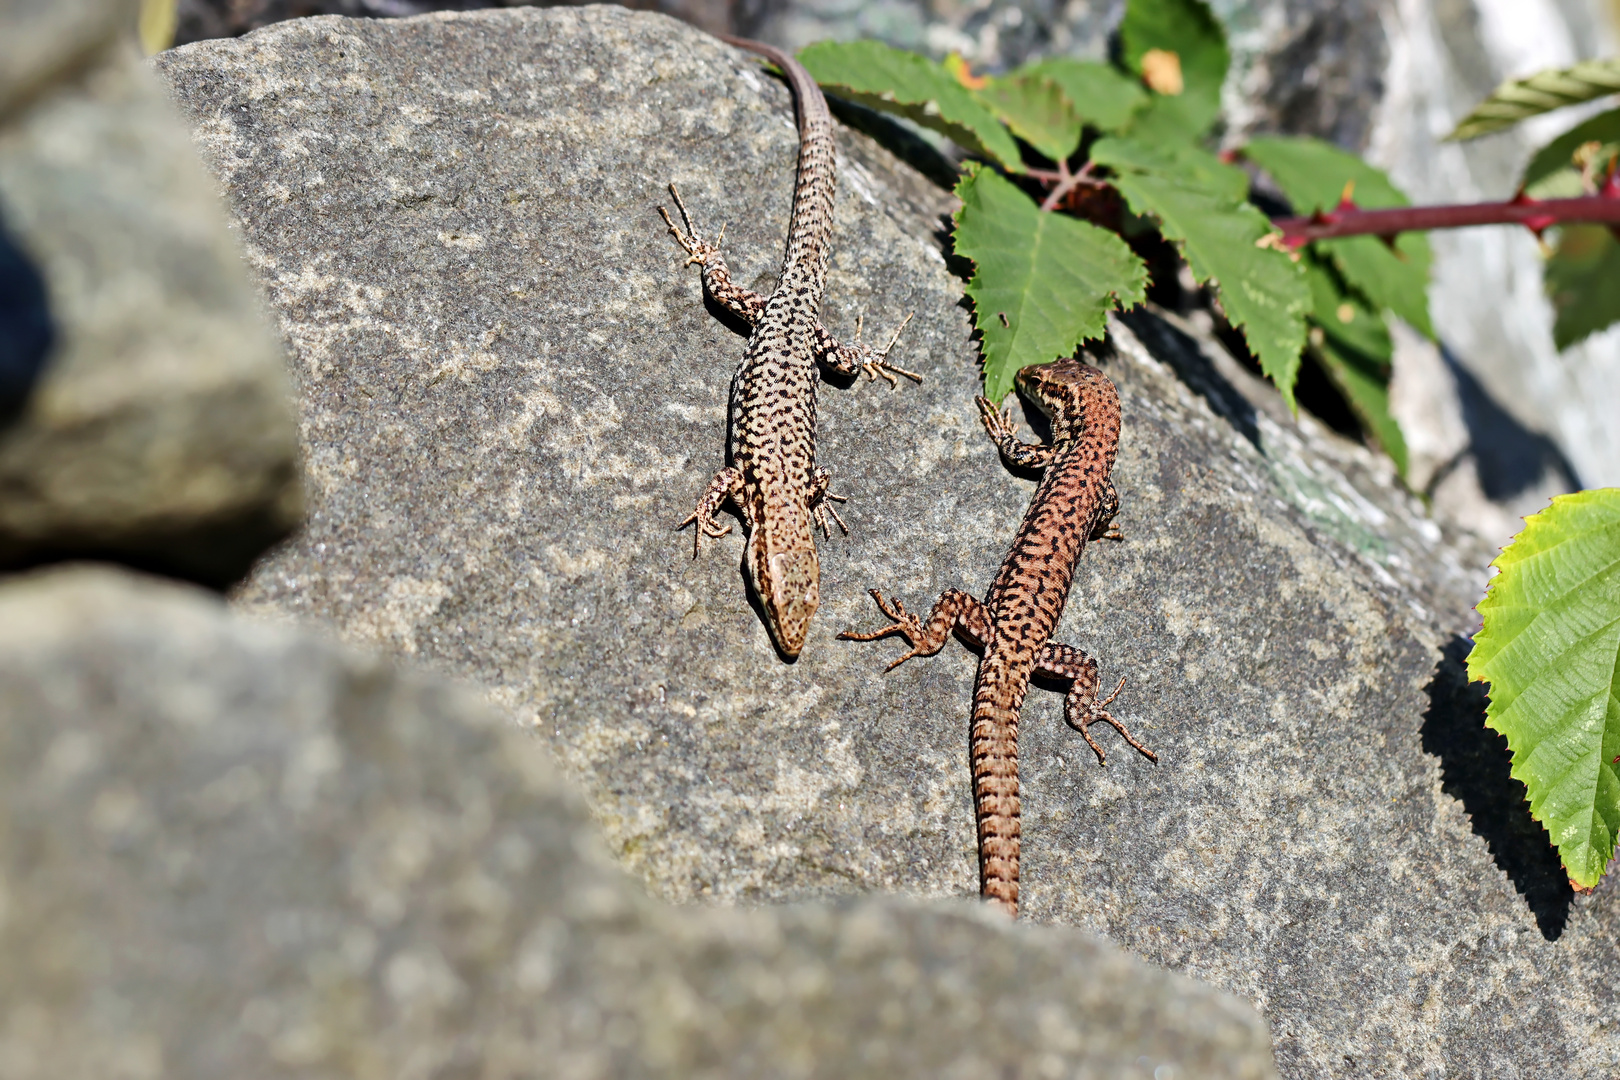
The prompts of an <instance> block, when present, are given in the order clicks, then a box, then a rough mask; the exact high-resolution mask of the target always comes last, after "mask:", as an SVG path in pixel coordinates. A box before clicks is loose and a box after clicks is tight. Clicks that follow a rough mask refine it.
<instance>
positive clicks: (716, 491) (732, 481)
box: [675, 468, 742, 559]
mask: <svg viewBox="0 0 1620 1080" xmlns="http://www.w3.org/2000/svg"><path fill="white" fill-rule="evenodd" d="M727 499H732V500H733V501H735V502H736V503H737V505H738V506H741V505H742V473H740V472H738V471H737V470H736V469H732V468H726V469H721V470H720V471H719V472H717V473H715V474H714V479H713V480H710V481H709V486H708V487H707V488H706V489H705V490H704V492H703V497H702V498H701V499H699V500H698V504H697V509H695V510H693V511H692V512H691V513H690V514H688V515H686V517H685V518H684V519H683V520H682V521H681V523H680V524H679V525H677V526H675V531H676V532H679V531H680V530H682V529H684V528H686V527H687V526H688V525H691V524H693V523H694V522H695V523H696V524H697V528H696V529H694V530H693V531H692V558H694V559H695V558H697V556H698V541H699V540H700V539H701V538H702V537H704V536H707V537H710V538H711V539H716V540H718V539H719V538H720V537H722V536H725V535H726V534H727V533H729V532H731V526H730V525H729V524H728V525H726V526H725V527H724V528H721V526H720V523H719V522H718V521H716V520H714V512H715V511H716V510H718V509H720V507H721V505H722V504H723V503H724V502H725V501H726V500H727Z"/></svg>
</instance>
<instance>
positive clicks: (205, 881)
mask: <svg viewBox="0 0 1620 1080" xmlns="http://www.w3.org/2000/svg"><path fill="white" fill-rule="evenodd" d="M593 833H594V828H593V827H592V826H591V825H590V822H589V820H588V819H587V818H586V816H585V815H584V813H583V809H582V807H581V806H580V805H579V802H578V799H577V797H576V796H574V795H573V794H572V789H571V788H569V787H566V786H565V785H563V784H562V783H561V781H560V779H559V778H558V776H557V775H556V772H555V770H554V769H553V768H552V767H551V765H550V762H549V755H548V754H546V753H545V751H544V750H543V749H542V748H541V747H539V746H536V745H535V744H534V741H533V740H532V739H530V738H528V737H527V736H525V735H523V734H521V733H519V732H517V731H515V730H512V729H511V727H510V725H509V724H502V723H501V722H499V721H497V720H495V719H494V718H493V716H492V715H491V714H490V712H489V710H488V709H487V708H486V707H485V706H483V705H481V704H479V703H477V702H476V701H475V700H473V699H472V698H471V697H470V696H469V695H467V694H465V693H464V692H460V691H453V690H450V689H448V688H446V687H444V686H443V685H441V684H439V683H437V682H434V681H429V680H424V679H422V678H419V677H411V676H402V675H400V674H397V673H396V672H394V671H393V670H391V669H390V668H389V667H388V666H387V665H386V664H383V663H381V662H379V661H377V660H375V659H370V658H367V657H365V656H360V655H356V654H354V653H351V652H349V651H347V650H339V649H335V648H333V647H332V646H331V645H330V644H329V643H327V642H325V641H323V640H320V639H318V638H315V637H312V636H310V635H307V634H302V633H298V632H294V631H290V630H287V629H282V628H274V627H266V626H264V625H262V624H260V623H258V622H257V621H255V620H250V619H245V618H242V617H241V616H239V615H233V614H232V613H230V612H228V611H227V610H226V609H225V607H224V605H223V604H222V603H221V602H220V601H219V600H217V599H216V598H213V597H210V596H208V595H206V594H203V593H200V592H198V591H196V590H193V589H190V588H183V587H176V586H174V585H169V584H162V583H159V582H156V581H154V580H151V579H141V578H137V577H135V576H133V575H130V574H127V573H122V572H116V571H109V570H105V569H82V568H64V569H60V570H53V571H49V572H45V573H41V574H38V575H33V576H30V577H25V578H22V579H12V580H11V581H9V582H7V583H6V584H5V585H3V586H0V898H3V899H4V901H5V905H4V907H3V908H0V912H3V918H0V1075H4V1076H6V1077H7V1078H8V1080H63V1078H65V1080H80V1078H85V1080H88V1078H91V1077H108V1076H119V1077H155V1076H163V1077H171V1078H174V1080H192V1078H195V1080H202V1078H215V1077H222V1076H233V1077H280V1076H287V1077H291V1076H299V1077H338V1076H344V1077H355V1076H360V1077H371V1076H381V1077H402V1078H408V1077H429V1076H450V1075H456V1076H505V1077H542V1076H544V1077H570V1078H580V1080H584V1078H591V1077H671V1078H675V1077H682V1078H685V1077H716V1078H719V1077H738V1078H742V1077H770V1076H776V1077H825V1078H829V1080H831V1078H844V1077H874V1078H875V1077H918V1078H921V1077H964V1078H965V1077H983V1076H996V1077H1002V1076H1006V1077H1028V1078H1031V1080H1033V1078H1036V1077H1047V1076H1073V1077H1087V1078H1098V1080H1101V1078H1105V1077H1106V1078H1114V1077H1119V1078H1124V1077H1131V1078H1139V1080H1148V1078H1149V1077H1152V1078H1155V1080H1164V1078H1165V1077H1167V1076H1174V1077H1184V1078H1185V1077H1229V1078H1232V1080H1238V1078H1245V1080H1250V1078H1252V1080H1265V1078H1269V1077H1275V1075H1276V1074H1275V1072H1274V1071H1273V1069H1272V1066H1271V1060H1270V1059H1271V1055H1270V1049H1269V1046H1268V1040H1267V1035H1266V1029H1265V1025H1264V1024H1263V1023H1262V1022H1261V1021H1260V1019H1259V1017H1258V1016H1256V1015H1255V1013H1254V1011H1253V1010H1252V1009H1250V1008H1249V1007H1248V1006H1247V1005H1245V1004H1243V1003H1242V1002H1240V1001H1237V1000H1236V999H1234V998H1231V997H1229V996H1227V995H1225V994H1220V993H1217V992H1216V991H1213V990H1211V989H1210V988H1208V987H1206V986H1202V985H1200V984H1197V983H1195V982H1193V981H1191V980H1188V979H1184V978H1182V977H1180V976H1177V975H1172V974H1169V973H1167V972H1164V971H1161V970H1159V969H1157V968H1154V967H1152V966H1150V965H1147V964H1143V963H1142V962H1140V961H1138V960H1135V959H1132V958H1130V957H1128V956H1126V955H1125V954H1123V953H1122V952H1120V951H1119V950H1118V949H1115V948H1114V947H1112V946H1110V945H1107V944H1105V943H1102V942H1099V941H1097V940H1096V939H1094V938H1092V937H1091V936H1090V935H1086V934H1082V933H1078V932H1075V931H1072V930H1061V929H1053V928H1043V927H1018V926H1014V925H1011V924H1009V923H1008V922H1007V921H1006V920H1005V919H1002V918H1000V917H999V916H995V915H993V914H991V913H989V912H985V911H982V910H975V909H974V908H971V907H969V906H967V905H952V904H930V905H919V904H915V903H906V902H900V901H892V900H889V901H867V902H864V903H859V904H846V905H843V906H841V907H837V908H831V907H822V906H809V905H806V906H800V907H792V908H784V909H769V910H757V911H747V912H736V911H718V910H703V909H687V910H679V909H674V908H670V907H668V906H667V905H664V904H661V903H658V902H656V901H652V900H650V899H649V898H648V897H647V896H646V895H645V893H644V892H643V890H642V889H641V888H640V887H639V886H637V885H635V884H634V883H633V882H631V881H630V880H629V879H628V878H626V877H625V876H624V875H623V874H622V873H621V872H620V871H618V870H617V869H615V868H613V867H612V866H611V864H610V863H609V861H608V860H607V859H606V858H605V857H604V855H603V854H602V852H601V850H600V842H599V841H598V839H597V838H596V837H595V836H594V835H593Z"/></svg>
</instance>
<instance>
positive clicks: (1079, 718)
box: [1064, 675, 1159, 769]
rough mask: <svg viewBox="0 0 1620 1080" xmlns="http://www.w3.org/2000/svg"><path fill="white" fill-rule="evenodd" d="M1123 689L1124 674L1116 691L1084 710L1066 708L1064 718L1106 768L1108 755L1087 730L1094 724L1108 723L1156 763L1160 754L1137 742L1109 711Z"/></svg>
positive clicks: (1137, 750) (1140, 752) (1138, 751)
mask: <svg viewBox="0 0 1620 1080" xmlns="http://www.w3.org/2000/svg"><path fill="white" fill-rule="evenodd" d="M1123 689H1125V677H1124V676H1123V675H1122V676H1120V679H1119V685H1118V686H1116V687H1114V692H1113V693H1112V694H1109V695H1108V696H1107V697H1106V698H1104V699H1103V700H1102V701H1095V702H1092V703H1091V705H1090V706H1088V707H1084V709H1083V711H1082V709H1074V710H1070V709H1065V710H1064V713H1065V715H1064V719H1065V720H1067V721H1068V722H1069V726H1070V727H1073V728H1074V729H1076V730H1077V731H1079V732H1080V735H1081V737H1083V738H1084V739H1085V740H1086V745H1087V746H1090V747H1091V751H1092V753H1094V754H1096V755H1097V764H1099V765H1101V766H1102V767H1103V768H1105V769H1106V768H1107V767H1108V755H1107V754H1105V753H1104V752H1103V748H1102V747H1100V746H1098V745H1097V740H1095V739H1093V738H1092V737H1091V732H1090V731H1088V730H1087V729H1088V728H1090V727H1091V725H1092V724H1097V723H1103V724H1107V725H1108V726H1109V727H1111V728H1113V729H1114V730H1115V731H1117V732H1119V734H1120V736H1121V737H1122V738H1123V739H1124V740H1125V741H1126V742H1128V743H1130V744H1131V746H1132V748H1133V749H1135V750H1136V752H1137V753H1139V754H1141V755H1142V756H1143V757H1145V758H1147V759H1148V760H1149V761H1152V762H1155V763H1157V762H1158V760H1159V755H1157V754H1155V753H1154V752H1153V751H1151V750H1149V749H1148V748H1147V747H1145V746H1143V745H1142V744H1141V743H1139V742H1137V741H1136V738H1135V737H1134V736H1132V735H1131V733H1130V732H1129V731H1127V730H1126V728H1125V725H1124V724H1122V723H1120V722H1119V721H1118V720H1116V719H1114V716H1113V714H1112V713H1110V712H1109V711H1108V706H1109V705H1111V704H1113V702H1114V699H1115V698H1117V697H1119V692H1120V691H1121V690H1123ZM1071 712H1073V713H1079V714H1080V715H1070V713H1071Z"/></svg>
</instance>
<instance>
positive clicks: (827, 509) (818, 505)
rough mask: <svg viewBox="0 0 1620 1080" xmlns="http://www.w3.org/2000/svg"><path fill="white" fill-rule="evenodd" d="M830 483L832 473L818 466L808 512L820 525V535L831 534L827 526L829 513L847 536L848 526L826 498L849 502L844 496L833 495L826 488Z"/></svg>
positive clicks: (833, 500)
mask: <svg viewBox="0 0 1620 1080" xmlns="http://www.w3.org/2000/svg"><path fill="white" fill-rule="evenodd" d="M831 484H832V473H830V472H828V471H827V470H826V469H821V468H818V469H817V470H816V472H815V484H814V486H813V487H811V489H810V513H811V514H812V515H814V517H815V519H816V524H817V525H820V526H821V535H822V536H825V537H831V536H832V531H831V530H830V529H828V528H827V515H828V514H831V515H832V519H833V520H834V521H836V522H838V528H839V529H840V530H842V532H843V534H844V535H845V536H848V535H849V526H848V525H845V524H844V519H843V518H841V517H839V516H838V510H837V509H836V508H835V507H833V506H832V505H831V504H830V503H829V502H828V501H827V500H829V499H830V500H832V502H849V499H848V498H847V497H846V496H843V495H834V494H833V493H832V492H830V491H828V490H827V488H828V487H829V486H830V485H831Z"/></svg>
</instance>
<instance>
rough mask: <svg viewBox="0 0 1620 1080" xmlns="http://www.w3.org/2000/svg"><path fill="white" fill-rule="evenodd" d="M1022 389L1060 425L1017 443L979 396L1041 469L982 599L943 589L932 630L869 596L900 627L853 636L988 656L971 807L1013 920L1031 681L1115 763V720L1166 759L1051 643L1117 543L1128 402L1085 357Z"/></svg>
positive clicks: (982, 878)
mask: <svg viewBox="0 0 1620 1080" xmlns="http://www.w3.org/2000/svg"><path fill="white" fill-rule="evenodd" d="M1015 382H1016V385H1017V387H1018V389H1019V391H1020V392H1021V393H1022V394H1024V396H1026V397H1027V398H1029V399H1030V400H1031V401H1032V402H1033V403H1034V404H1035V405H1036V407H1037V408H1039V409H1040V410H1041V411H1042V412H1043V413H1045V414H1046V415H1047V417H1048V418H1050V420H1051V422H1052V440H1051V442H1050V443H1047V444H1031V443H1025V442H1022V441H1020V440H1019V438H1018V436H1017V434H1016V433H1015V432H1014V430H1013V425H1012V420H1011V418H1010V417H1009V416H1008V415H1007V414H1005V413H1003V412H1001V411H1000V410H999V409H997V408H996V407H995V406H994V405H992V404H991V403H990V402H989V401H988V400H987V399H985V398H983V397H980V398H977V399H976V400H977V403H978V408H979V418H980V420H981V421H982V423H983V424H984V429H985V431H986V432H987V433H988V434H989V436H990V438H991V439H992V440H993V441H994V442H995V444H996V446H997V448H998V449H999V450H1000V452H1001V456H1002V457H1003V458H1005V459H1006V461H1007V462H1008V463H1009V464H1012V465H1014V466H1017V467H1020V468H1025V469H1038V470H1042V476H1041V480H1040V483H1039V485H1038V486H1037V487H1036V489H1035V495H1034V497H1033V498H1032V499H1031V500H1030V504H1029V509H1028V511H1027V512H1026V513H1025V514H1024V520H1023V523H1022V524H1020V525H1019V527H1018V534H1017V537H1016V538H1015V539H1014V540H1013V544H1012V548H1011V550H1009V551H1008V552H1007V556H1006V559H1005V560H1004V561H1003V562H1002V564H1001V569H1000V571H999V572H997V574H996V577H995V581H994V582H993V583H992V584H991V585H990V591H989V592H988V593H986V594H985V598H984V602H983V603H980V602H979V601H978V600H977V599H975V598H974V597H972V596H971V595H969V594H968V593H965V592H962V591H961V590H958V589H948V590H946V591H945V592H944V593H942V594H941V595H940V597H939V600H938V602H936V603H935V604H934V608H933V611H931V612H930V613H929V616H928V619H927V621H926V622H924V621H923V620H922V619H921V618H919V617H918V616H917V615H916V614H914V613H912V612H909V611H907V610H906V608H905V605H904V604H902V603H900V602H899V601H898V600H894V601H892V602H891V601H889V600H886V599H885V598H884V596H883V593H882V592H880V591H879V590H877V589H872V590H871V595H872V599H873V600H875V601H876V602H877V605H878V608H879V609H880V610H881V611H882V612H883V614H884V615H886V616H887V617H888V618H890V619H891V620H893V621H892V623H891V624H890V625H888V626H885V627H883V628H882V629H881V630H877V631H875V632H873V633H866V634H863V633H857V632H855V631H852V630H846V631H844V632H843V633H841V634H839V635H838V636H839V637H840V638H842V639H845V640H848V641H875V640H876V639H878V638H882V637H887V636H888V635H890V634H901V635H903V636H904V637H905V638H906V640H907V641H908V642H909V643H910V645H911V651H910V652H907V653H906V654H905V655H904V656H902V657H900V659H898V660H896V661H895V662H894V663H892V664H890V665H889V666H888V668H887V669H885V670H889V671H892V670H893V669H894V668H896V667H898V666H899V665H901V664H903V663H904V662H905V661H907V660H909V659H911V658H912V657H914V656H933V655H934V654H935V653H937V652H939V650H940V649H941V648H943V647H944V645H945V640H946V638H947V637H949V636H950V634H951V632H952V631H955V632H956V633H957V634H958V635H959V636H961V637H962V638H964V639H965V640H966V641H967V642H969V643H970V644H971V645H973V646H975V647H977V648H982V649H983V653H984V655H983V658H982V659H981V660H980V661H979V673H978V677H977V679H976V681H975V683H974V689H973V719H972V734H971V739H972V744H971V745H972V764H973V801H974V807H975V810H976V817H977V819H978V821H977V824H978V834H979V885H980V888H979V891H980V894H981V895H982V896H983V897H985V898H986V899H988V900H989V901H991V902H992V903H993V904H995V905H997V906H999V907H1001V908H1002V909H1004V910H1005V911H1006V912H1007V913H1008V914H1010V915H1013V916H1016V915H1017V914H1018V858H1019V846H1020V831H1019V799H1018V718H1019V712H1020V710H1021V709H1022V707H1023V703H1024V697H1025V695H1026V694H1027V693H1028V690H1029V681H1030V677H1031V676H1033V675H1039V676H1041V677H1043V678H1049V679H1056V680H1060V681H1064V682H1068V683H1069V690H1068V693H1067V695H1066V697H1065V699H1064V703H1063V716H1064V719H1065V720H1067V721H1068V723H1069V724H1070V725H1071V726H1072V727H1074V728H1076V729H1077V730H1079V732H1080V734H1081V735H1083V736H1084V737H1085V740H1086V742H1087V743H1088V744H1090V746H1091V749H1092V750H1093V751H1095V752H1096V755H1097V760H1098V761H1099V762H1100V763H1101V764H1102V765H1103V766H1106V765H1107V764H1108V758H1107V755H1106V754H1104V753H1103V749H1102V747H1100V746H1098V745H1097V742H1096V740H1095V739H1093V738H1092V737H1091V732H1090V731H1089V730H1088V729H1089V728H1090V727H1091V725H1092V724H1095V723H1099V722H1101V723H1106V724H1109V725H1111V726H1112V727H1113V728H1114V729H1115V730H1116V731H1118V732H1119V733H1120V734H1121V735H1123V736H1124V737H1125V741H1126V742H1128V743H1130V744H1131V745H1132V746H1133V747H1135V748H1136V749H1137V750H1138V751H1139V752H1141V753H1142V754H1143V755H1144V756H1145V757H1147V758H1148V760H1150V761H1155V762H1156V761H1158V757H1157V756H1156V755H1155V754H1154V753H1153V752H1152V751H1151V750H1149V749H1147V748H1146V747H1145V746H1143V745H1142V744H1141V743H1139V742H1137V741H1136V739H1135V738H1133V737H1132V736H1131V733H1130V732H1129V731H1127V730H1126V729H1125V725H1123V724H1121V723H1120V722H1119V721H1118V720H1116V719H1114V717H1113V716H1112V715H1111V714H1110V713H1109V712H1108V706H1109V705H1110V704H1112V703H1113V701H1114V699H1115V698H1116V697H1118V696H1119V692H1120V691H1121V690H1122V689H1124V687H1125V680H1124V678H1121V679H1120V680H1119V685H1118V686H1116V687H1115V688H1114V692H1113V693H1112V694H1110V695H1109V696H1108V697H1107V698H1106V699H1104V700H1102V701H1098V700H1097V691H1098V674H1097V662H1096V660H1094V659H1093V658H1091V657H1090V656H1087V655H1086V654H1085V653H1083V652H1081V651H1080V650H1079V649H1076V648H1074V647H1073V646H1071V645H1064V644H1062V643H1060V642H1055V641H1052V640H1051V637H1052V632H1053V631H1054V630H1056V629H1057V624H1058V620H1059V619H1060V618H1061V617H1062V615H1063V606H1064V603H1065V602H1066V601H1067V600H1068V596H1069V587H1070V585H1071V584H1072V583H1073V581H1074V573H1075V563H1076V562H1077V561H1078V560H1079V558H1080V554H1081V552H1082V550H1083V549H1084V548H1085V544H1086V541H1088V540H1102V539H1108V540H1120V539H1123V537H1122V536H1121V534H1120V533H1119V531H1118V530H1117V529H1116V528H1114V527H1113V519H1114V516H1115V515H1116V514H1117V513H1118V512H1119V497H1118V495H1117V494H1116V493H1115V491H1114V485H1113V481H1112V480H1110V479H1109V475H1108V474H1109V470H1111V469H1112V468H1113V465H1114V457H1115V454H1116V452H1117V450H1118V446H1119V430H1120V407H1119V395H1118V393H1117V391H1115V389H1114V384H1113V383H1112V382H1111V381H1110V380H1109V378H1108V376H1107V375H1105V374H1103V373H1102V372H1101V371H1100V370H1098V369H1097V368H1095V367H1092V366H1091V365H1090V364H1087V363H1084V362H1083V361H1080V360H1075V359H1068V360H1058V361H1055V362H1053V363H1049V364H1040V365H1036V366H1033V367H1026V368H1023V369H1022V370H1021V371H1019V373H1018V376H1017V378H1016V380H1015Z"/></svg>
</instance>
